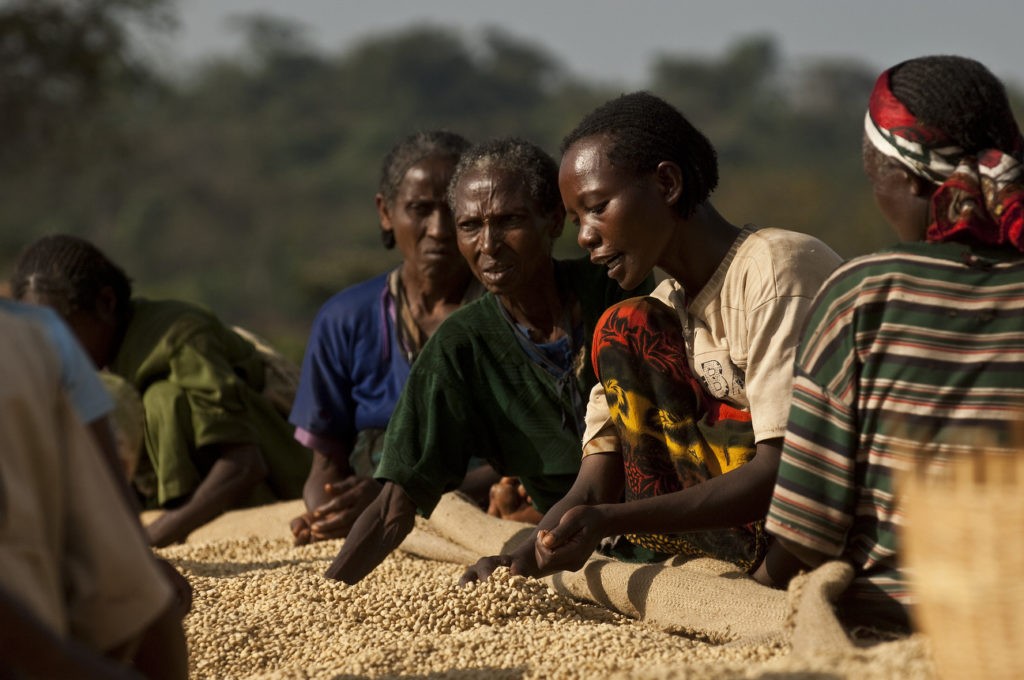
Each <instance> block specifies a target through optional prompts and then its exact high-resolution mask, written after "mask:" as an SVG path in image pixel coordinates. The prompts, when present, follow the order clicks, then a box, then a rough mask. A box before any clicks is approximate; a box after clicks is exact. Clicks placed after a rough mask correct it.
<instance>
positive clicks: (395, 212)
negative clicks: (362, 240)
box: [378, 156, 466, 277]
mask: <svg viewBox="0 0 1024 680" xmlns="http://www.w3.org/2000/svg"><path fill="white" fill-rule="evenodd" d="M454 171H455V162H454V161H453V160H452V159H450V158H445V157H442V156H430V157H427V158H424V159H423V160H421V161H420V162H419V163H416V164H415V165H413V166H411V167H410V168H409V169H408V170H407V171H406V172H405V176H404V177H403V178H402V183H401V184H400V185H399V187H398V193H397V194H396V195H395V198H394V200H393V201H392V202H391V203H390V204H384V203H383V202H380V201H378V209H379V212H380V223H381V229H383V230H385V231H391V232H393V233H394V235H395V244H396V245H397V246H398V250H399V251H400V252H401V253H402V259H403V260H404V262H405V264H406V265H407V266H408V265H411V266H412V267H414V268H416V269H418V270H419V271H421V272H423V273H424V274H425V275H426V276H428V277H429V276H431V275H437V274H450V272H451V270H452V268H463V271H465V269H464V268H465V266H466V265H465V263H464V262H463V260H462V257H461V256H460V255H459V249H458V247H457V246H456V245H455V229H454V225H453V223H452V213H451V210H450V209H449V208H448V201H447V199H446V196H445V192H446V190H447V187H448V182H449V180H451V177H452V173H453V172H454Z"/></svg>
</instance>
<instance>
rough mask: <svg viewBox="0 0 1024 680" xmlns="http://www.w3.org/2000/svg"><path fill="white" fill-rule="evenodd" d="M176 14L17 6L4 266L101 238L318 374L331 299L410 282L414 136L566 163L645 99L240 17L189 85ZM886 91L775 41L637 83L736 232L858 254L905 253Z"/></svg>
mask: <svg viewBox="0 0 1024 680" xmlns="http://www.w3.org/2000/svg"><path fill="white" fill-rule="evenodd" d="M174 17H175V15H174V5H173V0H7V1H6V2H2V3H0V130H3V133H4V137H3V142H2V143H0V191H2V194H0V198H2V200H0V266H2V267H3V271H4V276H5V277H6V275H7V274H8V273H9V271H10V264H11V262H12V261H13V259H14V258H15V257H16V255H17V253H18V251H19V250H20V249H21V248H22V247H23V246H24V245H25V244H26V243H28V242H29V241H30V240H32V239H33V238H35V237H37V236H39V235H42V234H44V233H50V232H56V231H61V232H70V233H74V234H78V235H81V236H84V237H86V238H89V239H91V240H93V241H94V242H95V243H97V245H99V246H100V247H101V248H103V249H104V250H105V251H106V252H107V253H108V254H109V255H110V256H111V257H112V258H113V259H115V260H116V261H117V262H119V263H120V264H121V265H122V266H123V267H124V268H125V269H126V270H127V272H128V273H129V275H130V276H132V277H133V278H134V279H135V282H136V289H137V291H138V292H139V293H141V294H143V295H147V296H153V297H159V296H176V297H182V298H186V299H192V300H196V301H199V302H202V303H203V304H206V305H207V306H209V307H211V308H212V309H214V310H215V311H216V312H217V313H218V314H220V315H221V316H222V318H224V319H225V320H227V321H229V322H232V323H241V324H243V325H246V326H248V327H250V328H252V329H253V330H255V331H257V332H259V333H261V334H263V335H265V336H267V337H270V338H271V339H272V340H274V341H275V342H276V343H277V344H278V345H279V346H281V347H282V348H283V349H284V350H285V351H286V353H288V354H289V355H291V356H292V357H293V358H296V359H297V358H298V357H299V356H301V352H302V348H303V345H304V343H305V337H306V333H307V331H308V327H309V324H310V322H311V320H312V317H313V314H314V313H315V311H316V309H317V308H318V307H319V305H320V304H321V303H322V302H323V301H324V300H325V299H326V298H327V296H329V295H330V294H331V293H333V292H334V291H336V290H338V289H340V288H341V287H344V286H346V285H348V284H351V283H354V282H356V281H359V280H361V279H364V278H366V277H368V276H370V275H372V274H374V273H377V272H379V271H382V270H384V269H385V268H387V267H390V266H392V265H393V264H394V263H395V262H397V260H396V255H395V254H394V253H392V252H387V251H384V250H383V248H382V247H381V246H380V240H379V235H378V229H377V220H376V214H375V211H374V207H373V206H374V204H373V196H374V193H375V192H376V187H377V179H378V173H379V166H380V160H381V158H382V157H383V155H384V154H385V153H386V151H387V149H388V148H389V147H390V146H391V145H392V144H393V143H394V142H395V141H396V140H397V139H398V138H400V137H402V136H404V135H406V134H408V133H410V132H412V131H415V130H417V129H429V128H434V127H445V128H448V129H452V130H455V131H458V132H460V133H462V134H463V135H465V136H467V137H468V138H470V139H471V140H483V139H485V138H488V137H492V136H498V135H509V134H515V135H520V136H523V137H526V138H528V139H531V140H533V141H535V142H537V143H538V144H540V145H541V146H543V147H545V148H546V149H548V150H549V151H550V152H551V153H552V154H557V152H558V144H559V141H560V139H561V137H562V136H563V135H564V134H566V133H567V132H568V131H569V130H570V129H571V128H572V127H573V126H574V125H575V123H576V122H577V121H578V120H579V119H580V117H581V116H582V115H583V114H585V113H586V112H588V111H589V110H591V109H592V108H594V107H595V106H596V105H598V104H600V103H601V102H603V101H605V100H607V99H609V98H611V97H613V96H616V95H618V94H620V93H621V91H622V90H621V88H614V87H611V86H608V85H604V84H599V83H593V82H587V81H586V80H581V79H579V78H577V77H574V76H573V75H571V74H569V73H568V72H566V70H565V69H564V67H563V66H562V65H561V64H559V62H558V61H557V60H556V59H555V58H554V57H553V56H552V55H551V54H549V53H547V52H545V51H544V50H543V49H541V48H539V47H537V46H536V45H534V44H532V43H530V42H529V41H528V40H526V39H523V38H521V37H517V36H512V35H509V34H507V33H504V32H502V31H500V30H498V29H493V30H491V31H488V32H486V33H485V34H484V35H483V36H482V37H480V38H478V39H475V40H472V41H471V40H469V39H467V38H466V37H464V36H462V35H460V34H457V33H454V32H452V31H449V30H446V29H445V28H442V27H437V26H435V27H417V28H410V29H407V30H404V31H399V32H396V33H389V34H382V35H374V36H369V37H367V38H366V39H364V40H363V41H362V42H361V43H359V44H357V45H355V46H353V47H352V48H351V49H348V50H346V51H344V52H339V53H324V52H323V51H321V50H318V49H316V48H314V47H313V46H312V45H311V44H310V43H309V42H308V41H307V40H306V38H305V35H304V32H303V28H302V26H301V25H299V24H294V23H291V22H288V21H285V20H281V19H278V18H272V17H268V16H258V15H257V16H249V17H244V18H240V19H238V20H237V21H236V26H235V27H236V29H237V30H240V31H242V32H243V33H244V36H245V38H246V40H245V47H244V48H243V50H242V51H241V52H239V53H238V54H235V55H232V56H230V57H221V58H217V59H214V60H210V61H207V62H205V63H203V64H201V65H199V66H197V67H195V68H193V69H192V70H191V71H190V72H189V73H187V74H184V75H174V76H171V75H167V74H165V73H161V72H160V71H159V70H158V69H156V68H154V66H153V64H152V63H147V61H146V60H145V59H144V58H142V56H140V55H141V54H142V53H141V52H140V50H139V49H138V47H139V43H140V41H144V39H145V37H146V36H147V35H152V34H154V33H163V32H166V31H169V30H171V29H172V28H173V26H174ZM875 75H876V73H875V72H874V69H873V68H869V67H867V66H865V65H862V64H858V63H849V62H835V61H818V62H812V63H805V64H801V65H799V66H792V65H789V64H787V63H786V62H785V61H784V60H783V59H782V55H781V53H780V50H779V47H778V45H777V44H776V43H775V42H774V41H773V39H772V38H770V37H768V36H753V37H750V38H748V39H745V40H743V41H740V42H738V43H736V44H735V45H733V46H732V47H731V48H730V49H728V50H727V51H726V52H725V53H724V54H722V55H720V56H717V57H693V56H683V55H681V54H663V55H660V56H659V57H658V58H657V59H656V60H655V62H654V63H653V65H652V67H651V70H650V74H649V77H648V80H647V82H645V83H639V84H637V87H641V88H644V89H648V90H650V91H652V92H654V93H655V94H658V95H660V96H662V97H664V98H666V99H667V100H669V101H671V102H672V103H674V104H675V105H677V106H678V107H679V108H680V109H681V110H682V111H683V112H684V113H685V114H686V115H687V116H688V117H689V118H690V119H691V120H692V121H693V122H694V123H695V124H696V125H697V126H698V127H699V128H700V129H702V130H703V131H704V132H705V133H706V134H707V135H708V136H709V137H710V138H711V140H712V142H713V143H714V144H715V145H716V147H717V148H718V151H719V157H720V163H721V176H722V181H721V184H720V187H719V189H718V190H717V191H716V194H715V197H714V200H715V203H716V206H717V207H718V208H719V210H720V211H721V212H722V213H723V214H724V215H725V216H726V217H727V218H729V219H731V220H732V221H734V222H739V223H743V222H756V223H757V224H760V225H777V226H785V227H790V228H793V229H797V230H800V231H805V232H808V233H811V234H815V235H817V236H819V237H821V238H822V239H824V240H825V241H826V242H828V243H830V244H831V245H832V246H833V247H834V248H835V249H836V250H837V251H839V252H840V253H841V254H843V255H845V256H853V255H857V254H860V253H863V252H867V251H869V250H871V249H874V248H877V247H880V246H882V245H885V244H887V243H889V242H891V241H892V240H893V239H892V236H891V235H890V233H889V230H888V228H887V227H886V226H885V224H884V222H883V221H882V219H881V217H880V215H879V214H878V212H877V211H876V209H875V208H874V205H873V202H872V199H871V195H870V192H869V190H868V187H867V183H866V181H865V180H864V178H863V175H862V172H861V167H860V138H861V125H862V118H863V115H864V106H865V104H866V100H867V95H868V93H869V92H870V88H871V85H872V84H873V81H874V77H875ZM1020 101H1021V100H1020V99H1019V97H1018V98H1016V99H1015V103H1019V102H1020ZM1019 110H1020V108H1019V107H1018V111H1019ZM573 241H574V239H573V236H572V230H571V229H568V230H567V235H566V236H564V237H563V239H562V242H561V243H560V244H559V251H560V254H561V255H571V254H574V253H576V252H578V251H577V249H576V246H575V243H574V242H573Z"/></svg>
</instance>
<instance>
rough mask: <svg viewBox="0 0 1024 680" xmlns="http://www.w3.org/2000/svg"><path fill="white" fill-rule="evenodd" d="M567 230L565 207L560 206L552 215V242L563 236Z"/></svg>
mask: <svg viewBox="0 0 1024 680" xmlns="http://www.w3.org/2000/svg"><path fill="white" fill-rule="evenodd" d="M564 229H565V206H563V205H559V206H558V207H556V208H555V209H554V211H553V212H552V213H551V231H550V232H549V233H550V234H551V240H552V241H554V240H555V239H557V238H558V237H559V236H561V235H562V231H563V230H564Z"/></svg>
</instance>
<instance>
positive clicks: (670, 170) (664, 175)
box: [654, 161, 683, 205]
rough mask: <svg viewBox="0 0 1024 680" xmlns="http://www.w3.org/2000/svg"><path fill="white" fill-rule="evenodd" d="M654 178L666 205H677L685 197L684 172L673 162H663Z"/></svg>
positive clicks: (655, 172)
mask: <svg viewBox="0 0 1024 680" xmlns="http://www.w3.org/2000/svg"><path fill="white" fill-rule="evenodd" d="M654 178H655V181H656V182H657V183H658V188H659V189H660V190H661V194H662V196H664V197H665V204H666V205H675V204H676V203H678V202H679V199H680V198H682V196H683V171H682V170H681V169H680V168H679V165H677V164H676V163H673V162H672V161H662V162H660V163H658V167H657V168H655V170H654Z"/></svg>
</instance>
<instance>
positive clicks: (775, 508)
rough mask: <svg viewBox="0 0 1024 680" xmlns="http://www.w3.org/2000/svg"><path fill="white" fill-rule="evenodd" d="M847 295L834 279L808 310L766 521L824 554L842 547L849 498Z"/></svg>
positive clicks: (852, 495)
mask: <svg viewBox="0 0 1024 680" xmlns="http://www.w3.org/2000/svg"><path fill="white" fill-rule="evenodd" d="M853 299H854V294H853V292H851V291H849V290H847V286H844V285H843V282H842V281H841V280H840V281H835V280H834V281H833V282H830V283H829V284H826V286H825V288H823V290H822V291H821V294H820V295H819V296H818V299H817V300H816V301H815V304H814V307H813V309H812V311H811V315H810V317H809V318H808V323H807V326H806V329H805V331H804V339H803V342H802V344H801V346H800V348H799V350H798V352H797V357H796V362H795V369H794V372H795V375H794V380H793V396H792V402H791V405H790V415H789V423H788V426H787V431H786V439H785V444H784V446H783V452H782V459H781V463H780V466H779V475H778V479H777V482H776V486H775V493H774V495H773V498H772V502H771V506H770V508H769V512H768V520H767V525H766V526H767V528H768V531H770V532H771V533H773V534H775V535H776V536H779V537H781V538H784V539H787V540H789V541H791V542H794V543H797V544H799V545H802V546H804V547H807V548H809V549H811V550H814V551H816V552H820V553H822V554H825V555H829V556H838V555H839V554H841V553H842V552H843V549H844V547H845V544H846V535H847V532H848V530H849V529H850V527H851V525H852V524H853V520H854V514H855V509H856V508H855V506H856V502H857V501H856V498H857V489H856V451H857V437H858V425H857V422H856V410H855V408H854V405H855V404H856V394H855V391H856V380H855V379H854V378H855V375H856V367H855V366H853V365H852V362H854V361H855V357H856V353H855V351H854V305H853Z"/></svg>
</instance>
